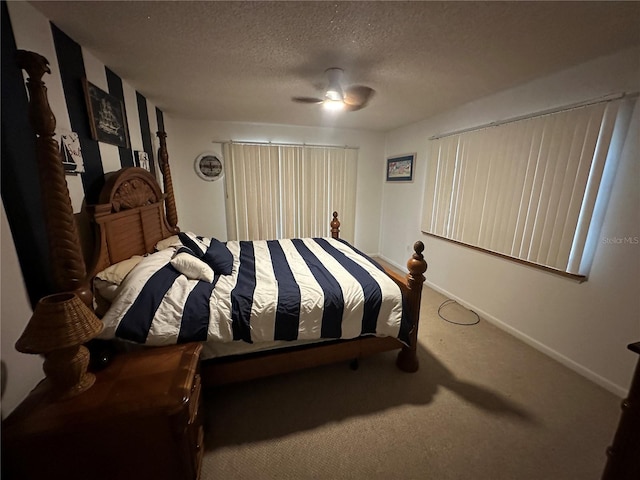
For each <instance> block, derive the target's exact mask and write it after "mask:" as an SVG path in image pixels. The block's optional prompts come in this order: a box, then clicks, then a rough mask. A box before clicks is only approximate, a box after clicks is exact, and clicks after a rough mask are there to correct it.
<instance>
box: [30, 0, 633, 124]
mask: <svg viewBox="0 0 640 480" xmlns="http://www.w3.org/2000/svg"><path fill="white" fill-rule="evenodd" d="M31 3H32V4H33V5H34V6H35V7H36V8H37V9H39V10H40V11H42V12H43V14H44V15H45V16H46V17H48V18H49V19H51V20H52V21H53V22H54V23H55V24H56V25H57V26H58V27H60V28H61V29H62V30H63V31H64V32H65V33H67V35H69V36H70V37H71V38H73V39H74V40H75V41H77V42H78V43H80V44H81V45H82V46H83V47H85V48H87V49H89V50H90V51H92V52H93V53H94V54H95V55H96V57H97V58H99V59H100V60H101V61H102V62H103V63H104V64H105V65H107V66H108V67H110V68H111V69H112V70H113V71H114V72H116V73H117V74H119V75H120V76H121V77H122V78H124V79H125V80H126V81H127V82H128V83H130V84H131V85H132V86H133V87H135V88H136V89H137V90H138V91H140V92H141V93H142V94H144V95H145V96H146V97H147V98H148V99H149V100H150V101H151V102H153V103H155V104H156V105H157V106H158V107H159V108H161V109H162V110H164V111H165V112H167V113H168V114H170V115H174V116H179V117H191V118H200V119H210V120H222V121H236V122H254V123H276V124H288V125H318V126H320V125H321V126H336V127H341V128H344V127H348V128H361V129H370V130H380V131H386V130H389V129H392V128H396V127H399V126H402V125H406V124H409V123H411V122H415V121H418V120H421V119H424V118H427V117H429V116H431V115H434V114H437V113H439V112H442V111H446V110H448V109H450V108H453V107H455V106H458V105H461V104H463V103H465V102H468V101H470V100H473V99H476V98H479V97H482V96H485V95H489V94H491V93H494V92H497V91H500V90H503V89H505V88H509V87H511V86H514V85H518V84H521V83H525V82H527V81H529V80H531V79H534V78H536V77H539V76H543V75H547V74H549V73H552V72H555V71H558V70H562V69H564V68H567V67H569V66H572V65H576V64H579V63H582V62H585V61H588V60H590V59H593V58H596V57H599V56H602V55H606V54H610V53H613V52H616V51H619V50H622V49H625V48H628V47H631V46H635V45H640V28H639V27H638V26H639V25H640V3H638V2H611V1H607V2H184V1H178V2H153V1H139V2H131V1H130V2H67V1H64V2H31ZM329 67H341V68H343V69H344V70H345V80H346V82H347V83H357V84H364V85H368V86H371V87H373V88H374V89H375V90H376V92H377V93H376V95H375V97H374V98H373V99H372V100H371V102H370V104H369V106H368V107H367V108H365V109H363V110H360V111H357V112H341V113H339V114H331V115H329V114H328V113H327V112H324V111H323V109H322V108H321V107H320V106H319V105H302V104H296V103H293V102H292V101H291V97H292V96H318V95H321V88H322V87H323V86H324V85H323V84H324V80H325V78H324V76H323V72H324V71H325V69H327V68H329Z"/></svg>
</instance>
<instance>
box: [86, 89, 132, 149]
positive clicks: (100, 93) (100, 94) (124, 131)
mask: <svg viewBox="0 0 640 480" xmlns="http://www.w3.org/2000/svg"><path fill="white" fill-rule="evenodd" d="M82 84H83V87H84V94H85V98H86V102H87V112H88V113H89V125H90V127H91V138H93V139H94V140H97V141H99V142H104V143H110V144H112V145H117V146H119V147H125V148H129V132H128V130H129V129H128V127H127V117H126V114H125V111H124V105H123V104H122V101H121V100H120V99H119V98H116V97H114V96H113V95H110V94H108V93H107V92H105V91H104V90H101V89H100V88H98V87H96V86H95V85H94V84H92V83H90V82H88V81H87V79H86V78H85V79H83V82H82Z"/></svg>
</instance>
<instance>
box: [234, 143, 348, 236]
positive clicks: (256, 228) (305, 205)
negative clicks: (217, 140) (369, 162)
mask: <svg viewBox="0 0 640 480" xmlns="http://www.w3.org/2000/svg"><path fill="white" fill-rule="evenodd" d="M224 148H225V150H224V151H225V161H226V164H227V174H226V177H225V178H226V188H227V230H228V237H229V239H238V240H259V239H273V238H301V237H326V236H329V235H330V227H329V224H330V222H331V218H332V212H334V211H337V212H338V214H339V218H340V221H341V223H342V225H343V227H342V228H341V238H344V239H345V240H348V241H350V242H353V236H354V224H355V191H356V173H357V155H358V152H357V150H356V149H353V148H338V147H311V146H289V145H280V146H277V145H253V144H251V145H245V144H235V143H232V144H226V145H225V147H224Z"/></svg>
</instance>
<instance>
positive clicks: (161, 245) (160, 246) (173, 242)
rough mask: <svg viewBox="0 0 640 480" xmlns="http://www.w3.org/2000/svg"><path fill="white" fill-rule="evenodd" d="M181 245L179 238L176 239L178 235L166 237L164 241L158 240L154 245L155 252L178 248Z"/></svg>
mask: <svg viewBox="0 0 640 480" xmlns="http://www.w3.org/2000/svg"><path fill="white" fill-rule="evenodd" d="M181 245H182V242H181V241H180V238H178V235H171V236H170V237H167V238H165V239H164V240H160V241H159V242H158V243H156V250H157V251H160V250H164V249H165V248H169V247H179V246H181Z"/></svg>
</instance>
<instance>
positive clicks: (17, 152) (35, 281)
mask: <svg viewBox="0 0 640 480" xmlns="http://www.w3.org/2000/svg"><path fill="white" fill-rule="evenodd" d="M0 9H1V16H2V25H1V28H2V154H1V155H2V159H1V161H0V166H1V171H0V180H1V182H0V189H1V192H2V203H3V204H4V209H5V211H6V213H7V220H8V221H9V224H10V225H11V235H12V236H13V241H14V243H15V246H16V251H17V253H18V260H19V262H20V268H21V269H22V273H23V276H24V278H25V283H26V286H27V293H28V295H29V300H30V301H31V305H32V306H33V305H35V304H36V302H37V301H38V299H39V298H41V297H42V296H44V295H46V294H47V293H49V292H50V291H51V287H52V285H53V282H52V280H51V276H50V273H49V271H48V269H47V268H46V265H48V264H49V247H48V244H47V234H46V228H45V225H44V222H43V221H42V202H41V197H40V180H39V178H38V169H37V167H36V139H35V135H34V133H33V130H32V129H31V126H30V124H29V119H28V117H27V104H28V102H27V95H26V91H25V87H24V78H23V76H22V73H21V71H20V69H19V68H18V67H17V66H16V61H15V57H16V43H15V40H14V36H13V30H12V27H11V22H10V20H9V12H8V8H7V4H6V2H2V4H1V6H0ZM2 281H4V282H12V281H18V279H13V278H7V277H4V276H3V279H2Z"/></svg>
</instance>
